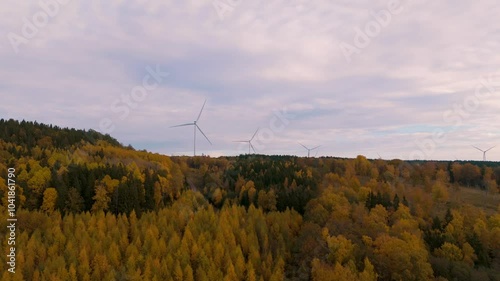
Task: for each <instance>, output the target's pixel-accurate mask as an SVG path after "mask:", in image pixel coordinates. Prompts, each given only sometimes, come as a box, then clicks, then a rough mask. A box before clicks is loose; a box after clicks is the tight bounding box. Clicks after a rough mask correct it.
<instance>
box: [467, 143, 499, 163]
mask: <svg viewBox="0 0 500 281" xmlns="http://www.w3.org/2000/svg"><path fill="white" fill-rule="evenodd" d="M495 146H496V145H495ZM495 146H492V147H490V148H488V149H486V150H482V149H481V148H479V147H477V146H472V147H474V148H475V149H477V150H479V151H481V152H483V161H486V152H488V151H490V150H491V149H492V148H494V147H495Z"/></svg>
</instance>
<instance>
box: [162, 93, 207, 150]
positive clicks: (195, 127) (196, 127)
mask: <svg viewBox="0 0 500 281" xmlns="http://www.w3.org/2000/svg"><path fill="white" fill-rule="evenodd" d="M205 103H207V100H205V102H204V103H203V106H202V107H201V110H200V114H198V118H196V120H195V121H193V122H192V123H186V124H181V125H176V126H171V127H170V128H175V127H184V126H193V128H194V141H193V147H194V153H193V154H194V156H196V129H198V130H199V131H200V133H201V134H202V135H203V136H204V137H205V138H206V139H207V141H208V142H209V143H210V144H212V142H211V141H210V140H209V139H208V137H207V136H206V135H205V133H203V131H202V130H201V129H200V127H199V126H198V124H197V122H198V120H200V117H201V113H202V112H203V108H205Z"/></svg>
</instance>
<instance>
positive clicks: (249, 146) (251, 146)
mask: <svg viewBox="0 0 500 281" xmlns="http://www.w3.org/2000/svg"><path fill="white" fill-rule="evenodd" d="M258 131H259V129H257V130H256V131H255V133H254V134H253V136H252V138H251V139H249V140H246V141H233V142H248V154H250V148H252V150H253V152H254V153H256V151H255V148H254V147H253V145H252V140H253V138H255V135H257V132H258Z"/></svg>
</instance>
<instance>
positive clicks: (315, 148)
mask: <svg viewBox="0 0 500 281" xmlns="http://www.w3.org/2000/svg"><path fill="white" fill-rule="evenodd" d="M320 146H321V145H318V146H316V147H313V148H311V150H315V149H316V148H319V147H320Z"/></svg>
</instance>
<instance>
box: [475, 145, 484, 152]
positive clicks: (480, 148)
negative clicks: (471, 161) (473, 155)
mask: <svg viewBox="0 0 500 281" xmlns="http://www.w3.org/2000/svg"><path fill="white" fill-rule="evenodd" d="M472 147H474V148H475V149H477V150H479V151H481V152H484V150H482V149H481V148H479V147H477V146H472Z"/></svg>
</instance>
